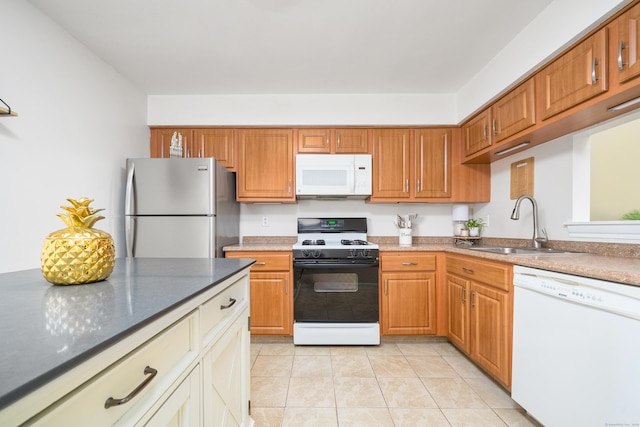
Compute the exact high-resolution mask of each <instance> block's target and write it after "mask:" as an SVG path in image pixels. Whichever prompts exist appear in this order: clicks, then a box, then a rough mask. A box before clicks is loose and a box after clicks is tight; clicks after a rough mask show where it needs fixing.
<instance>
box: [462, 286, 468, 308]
mask: <svg viewBox="0 0 640 427" xmlns="http://www.w3.org/2000/svg"><path fill="white" fill-rule="evenodd" d="M466 302H467V288H462V304H464V303H466Z"/></svg>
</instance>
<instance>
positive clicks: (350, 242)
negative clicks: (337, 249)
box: [340, 239, 369, 246]
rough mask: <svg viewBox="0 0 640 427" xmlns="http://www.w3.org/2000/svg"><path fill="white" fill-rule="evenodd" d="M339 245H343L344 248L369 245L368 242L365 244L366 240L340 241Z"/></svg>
mask: <svg viewBox="0 0 640 427" xmlns="http://www.w3.org/2000/svg"><path fill="white" fill-rule="evenodd" d="M340 243H341V244H343V245H345V246H350V245H368V244H369V242H367V241H366V240H360V239H354V240H349V239H342V240H340Z"/></svg>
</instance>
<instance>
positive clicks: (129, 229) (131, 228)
mask: <svg viewBox="0 0 640 427" xmlns="http://www.w3.org/2000/svg"><path fill="white" fill-rule="evenodd" d="M135 220H136V219H135V218H134V217H132V216H125V221H124V235H125V240H126V242H125V244H126V246H127V258H133V256H134V255H133V252H134V250H133V245H134V236H135V231H136V227H135V222H134V221H135Z"/></svg>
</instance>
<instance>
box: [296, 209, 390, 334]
mask: <svg viewBox="0 0 640 427" xmlns="http://www.w3.org/2000/svg"><path fill="white" fill-rule="evenodd" d="M378 253H379V249H378V245H377V244H375V243H371V242H368V241H367V219H366V218H298V242H297V243H296V244H295V245H293V271H294V282H295V285H294V289H295V292H294V328H293V330H294V332H293V342H294V344H296V345H323V344H326V345H377V344H379V343H380V326H379V303H378V266H379V261H378Z"/></svg>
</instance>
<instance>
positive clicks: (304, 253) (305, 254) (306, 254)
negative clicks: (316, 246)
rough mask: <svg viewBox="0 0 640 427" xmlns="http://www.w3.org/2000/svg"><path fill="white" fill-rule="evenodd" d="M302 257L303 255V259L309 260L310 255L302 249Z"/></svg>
mask: <svg viewBox="0 0 640 427" xmlns="http://www.w3.org/2000/svg"><path fill="white" fill-rule="evenodd" d="M302 255H303V256H304V257H305V258H309V256H310V255H311V254H310V253H309V251H308V250H306V249H303V250H302Z"/></svg>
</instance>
